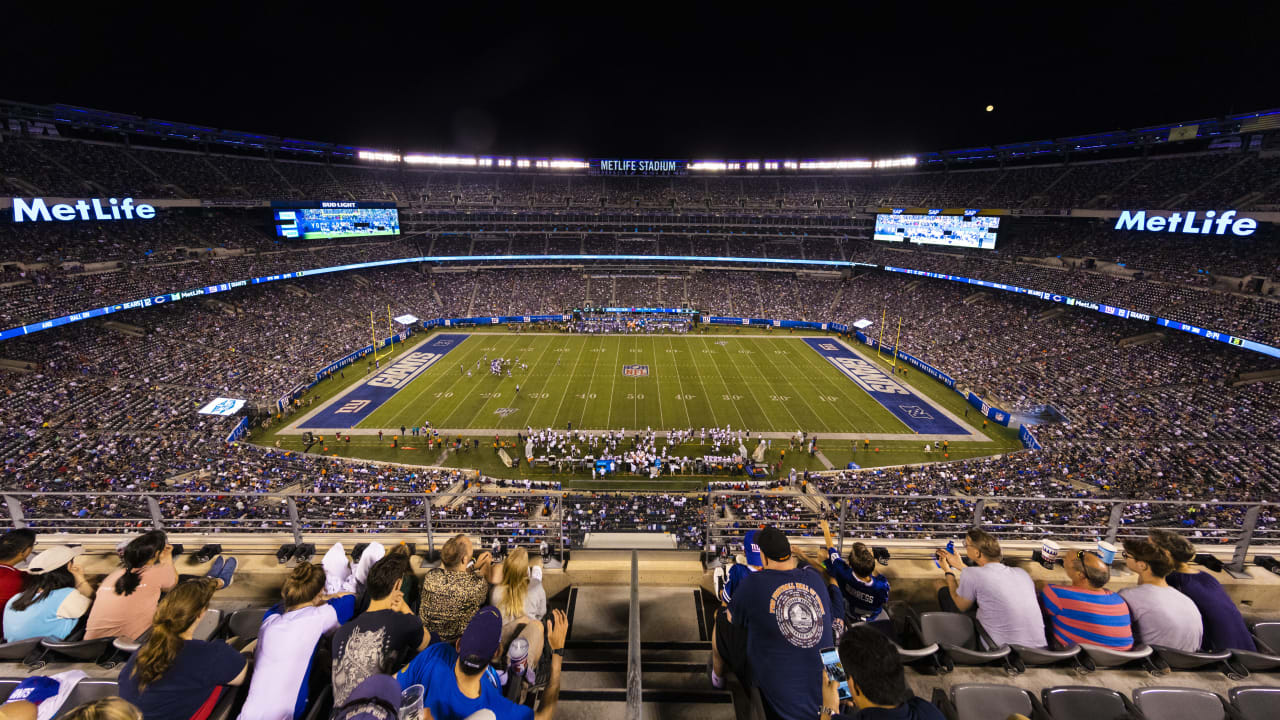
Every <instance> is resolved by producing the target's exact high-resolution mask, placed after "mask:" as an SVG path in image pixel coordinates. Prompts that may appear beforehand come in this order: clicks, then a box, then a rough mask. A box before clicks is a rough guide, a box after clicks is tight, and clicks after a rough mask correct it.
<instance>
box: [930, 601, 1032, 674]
mask: <svg viewBox="0 0 1280 720" xmlns="http://www.w3.org/2000/svg"><path fill="white" fill-rule="evenodd" d="M919 632H920V640H921V642H923V643H924V644H925V645H929V644H932V643H936V644H937V645H938V646H939V647H940V648H942V650H943V652H945V653H946V654H947V656H948V657H950V659H951V660H953V661H954V662H957V663H959V664H961V665H986V664H988V663H993V662H996V661H997V660H1002V661H1004V662H1005V666H1006V669H1008V670H1009V671H1010V672H1013V666H1012V665H1010V664H1009V654H1010V653H1011V652H1012V650H1011V649H1010V648H1009V646H1008V645H1001V646H999V647H993V643H991V642H990V638H988V637H986V633H985V632H983V631H982V626H981V625H979V624H978V621H977V620H975V619H973V618H971V617H969V616H968V615H965V614H964V613H952V612H927V613H922V614H921V615H920V630H919Z"/></svg>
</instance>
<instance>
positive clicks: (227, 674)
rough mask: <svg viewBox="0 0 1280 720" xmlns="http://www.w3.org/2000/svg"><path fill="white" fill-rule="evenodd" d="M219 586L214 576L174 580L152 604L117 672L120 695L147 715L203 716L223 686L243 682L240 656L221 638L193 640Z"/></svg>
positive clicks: (171, 719)
mask: <svg viewBox="0 0 1280 720" xmlns="http://www.w3.org/2000/svg"><path fill="white" fill-rule="evenodd" d="M219 586H220V583H219V582H218V581H217V580H216V579H214V578H198V579H195V580H188V581H187V582H184V583H179V584H178V586H177V587H175V588H174V589H173V590H171V591H170V592H169V594H168V595H166V596H165V598H164V599H163V600H161V601H160V607H158V608H156V614H155V619H154V620H153V621H152V623H151V635H150V636H149V637H148V638H147V642H146V643H145V644H143V646H142V647H141V648H139V649H138V652H136V653H134V655H133V657H131V658H129V662H127V663H125V666H124V669H123V670H121V671H120V680H119V682H120V697H122V698H124V699H125V700H128V701H129V702H131V703H133V704H134V705H136V706H137V708H138V709H139V710H141V711H142V715H143V716H144V717H145V718H146V719H147V720H189V719H190V718H195V717H208V715H209V712H210V711H212V709H213V707H214V706H215V705H216V704H217V702H218V698H220V697H222V693H223V692H225V691H226V688H227V686H229V685H240V684H243V683H244V681H245V676H246V675H247V674H248V668H247V663H246V662H245V658H244V656H242V655H241V654H240V653H238V652H236V651H235V650H234V649H233V648H232V647H231V646H230V645H227V644H226V643H222V642H204V641H202V640H193V639H192V636H193V635H194V634H195V630H196V626H197V625H199V624H200V619H201V618H202V617H204V614H205V611H206V610H208V609H209V601H210V600H211V599H212V598H213V593H214V591H215V590H217V589H218V587H219Z"/></svg>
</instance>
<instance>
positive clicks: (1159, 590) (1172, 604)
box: [1120, 585, 1204, 652]
mask: <svg viewBox="0 0 1280 720" xmlns="http://www.w3.org/2000/svg"><path fill="white" fill-rule="evenodd" d="M1120 597H1122V598H1124V601H1125V602H1126V603H1128V604H1129V615H1130V616H1132V617H1133V627H1134V630H1135V631H1136V632H1134V639H1135V640H1137V641H1139V642H1144V643H1146V644H1148V645H1163V646H1165V647H1171V648H1174V649H1175V650H1183V651H1186V652H1199V651H1200V640H1201V637H1202V636H1203V634H1204V624H1203V623H1202V622H1201V619H1200V610H1199V609H1198V608H1196V604H1195V602H1193V601H1192V600H1191V598H1189V597H1187V596H1186V595H1183V594H1182V593H1181V592H1179V591H1177V590H1175V589H1173V588H1171V587H1166V586H1162V585H1136V586H1134V587H1128V588H1124V589H1123V590H1121V591H1120Z"/></svg>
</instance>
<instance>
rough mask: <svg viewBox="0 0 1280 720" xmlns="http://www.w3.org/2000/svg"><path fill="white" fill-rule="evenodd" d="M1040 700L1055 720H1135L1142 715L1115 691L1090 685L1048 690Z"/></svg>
mask: <svg viewBox="0 0 1280 720" xmlns="http://www.w3.org/2000/svg"><path fill="white" fill-rule="evenodd" d="M1040 697H1041V700H1042V702H1043V703H1044V707H1045V710H1048V711H1049V714H1050V715H1051V716H1053V720H1134V718H1137V719H1139V720H1140V719H1141V718H1142V714H1141V712H1140V711H1139V710H1138V709H1137V708H1136V707H1134V706H1133V703H1131V702H1129V698H1127V697H1125V696H1124V694H1122V693H1118V692H1116V691H1115V690H1111V689H1110V688H1104V687H1093V686H1086V685H1064V686H1062V687H1051V688H1045V689H1044V690H1042V691H1041V693H1040Z"/></svg>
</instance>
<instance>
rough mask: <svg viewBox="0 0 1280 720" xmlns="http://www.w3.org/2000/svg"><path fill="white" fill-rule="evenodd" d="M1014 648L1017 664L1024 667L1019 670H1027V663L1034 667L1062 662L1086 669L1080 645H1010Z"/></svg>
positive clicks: (1079, 668)
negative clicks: (1054, 646) (1051, 646)
mask: <svg viewBox="0 0 1280 720" xmlns="http://www.w3.org/2000/svg"><path fill="white" fill-rule="evenodd" d="M1009 647H1010V648H1011V649H1012V650H1013V659H1014V660H1015V661H1016V664H1018V665H1021V666H1022V667H1020V668H1018V669H1019V670H1025V669H1026V666H1027V665H1030V666H1032V667H1048V666H1050V665H1058V664H1061V663H1067V662H1069V663H1071V664H1072V665H1073V666H1074V667H1075V668H1076V669H1078V670H1084V669H1085V667H1084V665H1082V664H1081V662H1080V646H1079V645H1072V646H1071V647H1069V648H1065V649H1053V648H1033V647H1027V646H1026V645H1017V644H1014V645H1010V646H1009Z"/></svg>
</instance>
